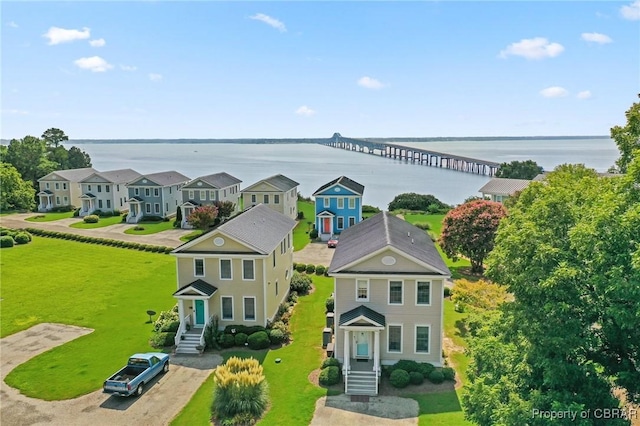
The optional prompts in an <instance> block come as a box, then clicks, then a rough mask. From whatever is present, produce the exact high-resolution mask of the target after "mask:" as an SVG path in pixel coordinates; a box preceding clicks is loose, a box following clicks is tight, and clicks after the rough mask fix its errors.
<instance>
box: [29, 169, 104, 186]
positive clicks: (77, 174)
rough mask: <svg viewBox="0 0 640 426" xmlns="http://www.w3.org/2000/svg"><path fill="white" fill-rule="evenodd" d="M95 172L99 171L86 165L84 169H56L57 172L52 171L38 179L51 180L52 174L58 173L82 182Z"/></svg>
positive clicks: (63, 176)
mask: <svg viewBox="0 0 640 426" xmlns="http://www.w3.org/2000/svg"><path fill="white" fill-rule="evenodd" d="M94 173H98V171H97V170H96V169H94V168H93V167H85V168H82V169H69V170H56V171H55V172H51V173H49V174H48V175H45V176H43V177H41V178H40V179H38V181H41V180H50V179H51V176H53V175H58V176H60V177H61V178H63V179H66V180H68V181H69V182H80V181H81V180H82V179H84V178H86V177H87V176H90V175H92V174H94Z"/></svg>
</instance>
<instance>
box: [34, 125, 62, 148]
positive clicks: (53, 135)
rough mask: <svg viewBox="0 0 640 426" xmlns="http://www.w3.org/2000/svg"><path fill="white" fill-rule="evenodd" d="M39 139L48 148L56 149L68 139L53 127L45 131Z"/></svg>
mask: <svg viewBox="0 0 640 426" xmlns="http://www.w3.org/2000/svg"><path fill="white" fill-rule="evenodd" d="M41 138H42V140H43V141H44V142H45V144H46V146H47V147H50V148H57V147H58V146H59V145H60V144H61V143H62V142H64V141H68V140H69V137H68V136H67V135H65V133H64V132H63V131H62V130H60V129H56V128H55V127H52V128H50V129H47V130H45V132H44V133H43V134H42V136H41Z"/></svg>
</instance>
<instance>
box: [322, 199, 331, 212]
mask: <svg viewBox="0 0 640 426" xmlns="http://www.w3.org/2000/svg"><path fill="white" fill-rule="evenodd" d="M322 199H323V200H324V201H323V202H322V203H323V204H322V205H323V206H324V208H325V209H328V208H329V207H331V201H330V200H329V197H323V198H322Z"/></svg>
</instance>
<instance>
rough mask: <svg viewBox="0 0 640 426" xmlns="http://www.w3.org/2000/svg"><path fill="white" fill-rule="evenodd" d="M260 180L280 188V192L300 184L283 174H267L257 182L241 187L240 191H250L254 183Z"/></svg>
mask: <svg viewBox="0 0 640 426" xmlns="http://www.w3.org/2000/svg"><path fill="white" fill-rule="evenodd" d="M262 182H266V183H269V184H271V185H273V186H275V187H276V188H277V189H278V190H280V191H282V192H287V191H289V190H290V189H293V188H295V187H296V186H298V185H300V184H299V183H298V182H296V181H295V180H293V179H289V178H288V177H286V176H285V175H273V176H269V177H268V178H265V179H262V180H259V181H258V182H256V183H254V184H253V185H251V186H249V187H247V188H245V189H243V190H242V192H246V191H251V190H252V188H253V187H254V186H256V185H258V184H260V183H262Z"/></svg>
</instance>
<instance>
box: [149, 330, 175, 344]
mask: <svg viewBox="0 0 640 426" xmlns="http://www.w3.org/2000/svg"><path fill="white" fill-rule="evenodd" d="M175 338H176V333H175V332H173V331H163V332H160V333H154V334H153V335H152V336H151V339H150V340H149V344H150V345H151V346H153V347H154V348H164V347H165V346H173V345H175V343H176V342H175Z"/></svg>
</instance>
